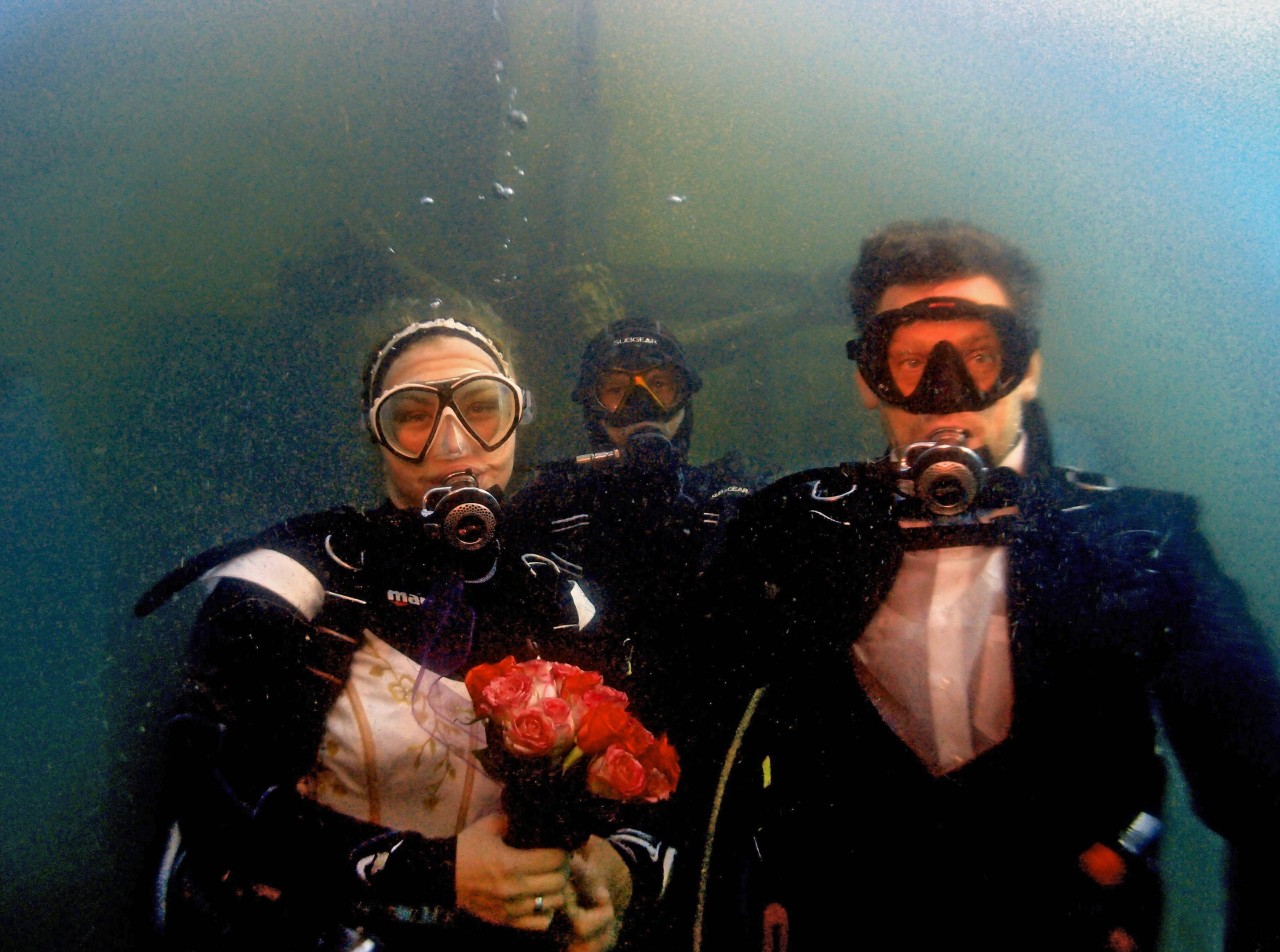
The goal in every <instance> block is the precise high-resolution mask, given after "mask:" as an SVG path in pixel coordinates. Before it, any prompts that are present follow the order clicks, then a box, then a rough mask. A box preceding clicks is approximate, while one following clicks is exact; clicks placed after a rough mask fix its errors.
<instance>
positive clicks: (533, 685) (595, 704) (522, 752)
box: [466, 656, 680, 849]
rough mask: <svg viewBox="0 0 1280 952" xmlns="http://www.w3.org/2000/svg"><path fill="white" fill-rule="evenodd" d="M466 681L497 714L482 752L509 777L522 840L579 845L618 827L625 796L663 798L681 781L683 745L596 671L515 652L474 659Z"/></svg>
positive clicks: (507, 797)
mask: <svg viewBox="0 0 1280 952" xmlns="http://www.w3.org/2000/svg"><path fill="white" fill-rule="evenodd" d="M466 685H467V691H468V693H469V694H470V695H471V703H472V706H473V707H474V709H475V713H476V717H478V718H483V719H485V720H486V721H487V724H486V731H487V735H488V747H487V748H486V749H485V751H484V752H483V753H482V754H481V760H482V762H483V763H484V765H485V768H486V770H487V771H488V772H489V774H490V775H491V776H492V777H494V778H495V779H497V780H500V781H502V783H503V791H502V803H503V809H504V810H505V811H506V814H507V817H508V820H509V824H508V829H507V836H506V840H507V842H508V843H509V844H510V845H512V846H517V847H521V848H529V847H535V846H556V847H560V848H562V849H575V848H577V847H579V846H581V845H582V844H584V843H585V842H586V840H587V837H588V836H589V835H590V834H592V833H600V834H604V833H607V832H609V831H611V829H612V828H613V827H612V820H613V815H614V813H615V808H616V807H617V805H618V804H620V803H623V802H627V801H633V802H635V801H639V802H648V803H656V802H657V801H659V800H665V799H667V798H668V797H669V796H671V793H672V791H673V790H674V789H675V786H676V782H677V781H678V780H679V778H680V765H679V761H678V760H677V758H676V752H675V748H674V747H672V746H671V744H670V743H669V742H668V741H667V739H666V737H665V736H663V737H654V735H653V734H651V733H650V732H649V731H648V730H646V729H645V728H644V726H643V725H641V724H640V722H639V721H638V720H637V719H636V718H635V717H634V716H633V715H632V714H631V713H630V712H629V711H628V710H627V704H628V698H627V695H626V694H625V693H623V692H622V691H618V690H616V689H614V688H611V687H608V686H606V685H605V683H604V679H603V678H602V677H601V676H600V675H599V674H597V673H596V672H594V671H584V670H583V669H582V668H578V667H575V666H574V665H571V664H559V663H556V662H552V661H542V660H534V661H523V662H517V661H516V660H515V658H513V657H510V656H508V657H506V658H503V659H502V660H501V661H499V662H498V663H497V664H481V665H477V666H476V667H474V668H472V669H471V670H470V671H469V672H467V676H466Z"/></svg>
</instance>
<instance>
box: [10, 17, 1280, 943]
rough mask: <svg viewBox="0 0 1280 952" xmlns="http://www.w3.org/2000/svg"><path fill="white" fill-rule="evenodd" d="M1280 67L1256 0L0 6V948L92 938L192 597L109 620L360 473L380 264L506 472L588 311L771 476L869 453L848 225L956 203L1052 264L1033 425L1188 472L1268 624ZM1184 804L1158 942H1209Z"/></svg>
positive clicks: (1274, 471)
mask: <svg viewBox="0 0 1280 952" xmlns="http://www.w3.org/2000/svg"><path fill="white" fill-rule="evenodd" d="M1277 49H1280V13H1278V12H1277V8H1276V7H1275V6H1274V4H1271V3H1265V2H1262V0H1234V2H1217V3H1215V2H1208V3H1205V2H1194V0H1164V2H1160V3H1156V4H1149V3H1141V4H1140V3H1137V2H1121V3H1117V2H1103V0H1060V2H1058V3H1055V4H1052V5H1047V4H1041V3H1037V2H1032V0H1025V2H1016V0H950V2H942V0H863V2H857V3H854V2H853V0H830V2H819V0H778V2H773V3H768V4H765V3H753V2H749V0H700V2H698V3H690V2H676V0H643V2H642V0H596V2H590V0H577V2H571V0H526V2H519V3H516V2H510V0H505V2H504V0H498V2H496V3H495V2H494V0H484V2H472V0H453V2H444V0H425V2H407V0H376V2H369V0H311V2H307V3H305V4H304V3H295V4H265V3H245V2H231V0H204V2H200V3H196V2H175V0H163V2H162V0H150V2H149V0H123V2H111V3H107V2H75V0H62V2H55V0H48V2H32V0H25V2H23V0H18V2H13V0H8V2H0V201H2V202H3V207H4V209H5V213H4V214H3V215H0V249H2V250H3V255H2V256H0V290H2V292H3V296H2V297H0V300H3V302H4V308H5V320H4V321H3V322H0V355H2V356H3V360H2V361H0V370H2V372H3V379H2V380H0V393H2V394H3V407H2V408H0V447H2V450H0V451H2V452H3V459H4V469H3V493H2V494H0V500H2V502H0V505H2V506H3V520H2V521H0V538H2V539H3V543H4V553H5V556H6V558H5V562H6V568H5V571H4V572H3V573H0V618H2V619H3V625H2V626H0V639H2V644H3V648H4V662H3V665H2V666H0V684H3V697H4V699H5V700H4V704H5V717H4V721H3V727H0V798H2V802H0V807H2V809H3V816H4V817H5V822H4V823H3V824H2V825H0V828H2V832H0V871H2V872H0V882H2V883H3V885H0V890H3V895H2V896H0V908H2V910H3V911H2V912H0V916H3V922H2V923H0V928H2V929H3V932H4V934H5V938H6V944H8V942H10V941H12V942H13V943H14V944H15V947H17V945H18V944H19V943H21V942H23V941H26V942H29V943H32V944H38V945H39V946H40V947H44V948H79V947H85V948H88V947H90V946H92V947H94V948H96V949H101V948H128V947H129V941H130V940H129V938H128V936H127V932H126V929H125V926H124V922H125V919H126V915H125V913H124V911H123V910H124V907H125V905H126V903H127V902H128V901H129V897H130V896H131V889H130V887H131V885H132V882H133V880H134V879H135V878H136V877H137V875H138V873H139V870H140V869H141V866H142V860H141V856H140V850H141V847H142V841H143V839H144V838H145V835H146V832H147V830H148V823H149V818H150V814H149V806H150V803H149V798H150V797H151V795H152V793H153V790H152V781H153V772H154V763H155V757H156V749H155V736H154V734H155V731H154V728H155V726H156V712H157V710H159V709H161V708H162V707H163V704H164V699H165V697H166V696H167V694H168V692H169V691H170V690H171V688H172V686H173V683H174V677H175V670H176V663H177V659H178V657H179V656H180V652H181V648H182V640H183V637H184V627H185V624H186V623H187V621H188V619H189V616H190V610H191V607H192V602H191V601H190V599H189V597H188V598H187V599H184V600H183V601H182V602H180V603H179V604H178V605H176V606H174V607H173V608H170V609H167V610H166V611H165V612H164V613H163V614H162V615H161V616H160V617H159V618H157V619H151V620H148V622H146V623H144V624H138V623H135V622H134V621H133V620H132V619H131V618H130V617H129V608H130V605H131V603H132V601H133V599H134V598H136V597H137V595H138V594H139V593H140V592H141V591H142V590H144V589H145V588H146V587H147V585H148V584H149V583H150V582H151V581H153V580H154V579H155V578H157V577H158V576H159V575H160V574H162V573H163V572H164V571H166V570H167V569H168V568H170V567H172V565H173V564H175V562H176V561H177V560H178V559H179V558H181V557H182V556H183V555H186V554H189V553H192V552H195V551H198V550H200V549H202V548H204V547H206V546H208V545H211V544H214V543H216V542H219V541H224V540H227V539H230V538H234V537H238V536H240V535H243V534H246V533H248V532H250V531H252V530H254V529H256V528H258V527H261V526H263V525H265V524H268V523H270V522H273V521H276V520H277V519H279V518H281V517H283V516H285V515H289V514H293V513H297V512H301V511H304V510H307V509H312V508H317V507H323V506H329V505H333V504H337V503H340V502H344V501H351V500H355V501H367V500H372V499H373V498H374V494H375V492H376V487H375V484H374V482H373V480H372V478H371V476H370V472H371V468H370V465H369V464H370V460H371V457H370V456H369V455H368V452H367V450H366V449H365V445H364V443H363V441H362V437H361V434H360V431H359V428H358V422H357V409H356V396H355V387H354V380H355V378H356V375H357V374H358V368H359V364H360V360H361V358H362V356H363V354H362V352H361V350H360V348H361V347H362V346H363V345H362V339H363V336H362V330H361V327H360V322H359V320H358V319H357V318H356V317H355V315H358V314H359V313H361V312H362V311H363V310H366V309H367V308H368V307H369V306H370V305H371V304H372V303H374V302H376V300H378V299H379V298H381V297H383V296H385V295H387V294H389V293H393V292H405V291H408V290H412V289H421V288H423V287H436V286H438V285H437V282H444V283H445V284H448V285H452V286H456V287H468V288H473V289H474V288H478V289H480V291H481V292H482V293H484V294H486V295H487V296H489V297H491V298H493V299H495V300H496V301H498V302H499V303H500V305H501V306H503V307H504V308H505V310H506V311H507V313H508V315H509V316H510V318H511V320H512V323H513V324H514V325H515V326H516V327H517V328H518V329H519V330H520V331H521V332H523V333H522V350H521V356H522V357H523V358H524V365H523V366H524V370H525V375H526V376H527V377H530V378H531V379H532V381H533V383H534V385H535V388H536V390H537V391H538V397H539V398H540V408H539V410H540V421H541V422H540V425H539V427H538V428H537V429H534V430H530V431H528V432H527V433H526V434H523V435H522V437H521V439H522V441H523V443H522V447H521V454H522V457H523V458H524V459H525V461H526V462H528V461H529V460H532V459H535V458H537V457H539V456H545V455H554V454H560V453H567V452H572V451H575V450H577V449H578V448H579V447H578V446H577V445H576V444H575V441H574V440H573V439H572V433H574V432H576V424H575V423H574V414H573V413H572V412H571V410H570V408H569V405H568V401H567V392H568V389H569V387H568V384H567V382H566V380H567V375H568V374H569V373H570V372H571V370H572V366H573V364H574V362H575V361H574V357H575V355H576V353H577V352H578V351H579V350H580V343H579V340H578V337H577V335H578V334H580V333H581V332H582V331H583V329H584V328H586V327H588V326H590V323H591V322H592V321H593V320H598V319H600V318H601V317H602V316H605V315H608V314H610V313H613V312H614V311H616V310H617V309H624V310H626V311H627V312H629V313H646V314H652V315H654V316H659V317H662V318H664V319H666V320H669V321H670V322H671V323H672V324H673V325H675V326H676V327H678V328H679V329H680V330H681V331H682V333H683V334H684V336H685V337H686V338H687V339H688V340H689V341H690V342H691V349H692V350H693V351H694V352H695V353H696V355H697V356H698V359H699V361H700V362H701V363H702V365H703V366H704V367H705V368H706V372H705V373H704V377H705V379H706V383H707V386H706V388H705V390H704V392H703V393H702V394H701V395H700V396H699V401H698V431H697V433H696V437H695V443H694V451H695V454H696V455H697V456H699V457H700V458H710V457H712V456H715V455H718V454H719V453H721V452H724V451H726V450H727V449H729V448H732V447H737V448H739V449H741V450H742V451H744V452H745V453H747V454H748V455H750V456H753V457H755V458H757V459H759V460H761V461H762V462H764V463H765V464H767V465H770V466H774V467H777V468H779V469H784V470H786V469H795V468H799V467H802V466H806V465H811V464H815V463H820V462H828V461H833V460H835V459H839V458H846V457H853V456H858V455H862V454H864V453H868V452H874V451H876V450H877V449H878V448H879V446H878V439H877V436H876V434H875V428H874V423H873V421H872V420H871V419H869V418H866V417H864V416H863V414H862V412H861V410H860V409H855V408H854V403H853V393H852V387H851V385H850V383H849V366H848V364H847V362H846V361H845V360H844V358H843V347H842V345H843V341H844V340H845V338H846V337H847V336H848V334H849V328H848V322H847V316H846V313H845V312H844V311H843V310H842V307H841V304H840V281H841V276H842V272H844V271H846V270H847V268H848V266H849V264H850V263H851V262H852V260H853V258H854V257H855V255H856V252H857V245H858V242H859V241H860V239H861V238H862V236H863V235H865V234H866V233H867V232H868V231H869V230H871V229H872V228H874V227H876V226H878V225H881V224H884V223H885V222H887V221H889V220H892V219H896V218H901V217H916V216H938V215H947V216H953V217H960V218H967V219H971V220H973V221H974V222H976V223H978V224H981V225H984V226H987V227H989V228H992V229H993V230H996V231H998V232H1001V233H1003V234H1005V235H1007V236H1009V237H1011V238H1013V239H1015V240H1017V241H1019V242H1020V243H1022V244H1024V245H1025V247H1026V248H1027V249H1028V250H1029V251H1030V252H1031V253H1032V255H1033V256H1034V257H1035V258H1036V259H1037V260H1038V261H1039V262H1041V264H1042V265H1043V267H1044V270H1045V274H1046V278H1047V279H1048V285H1049V296H1048V301H1047V309H1046V310H1047V317H1046V321H1045V330H1044V350H1045V353H1046V359H1047V366H1046V375H1045V376H1046V380H1045V385H1044V387H1043V396H1044V400H1045V402H1046V404H1047V406H1048V409H1049V412H1050V416H1051V420H1053V421H1056V422H1057V424H1058V427H1057V429H1058V436H1059V439H1060V442H1061V443H1062V451H1063V453H1064V454H1065V455H1067V456H1068V457H1069V458H1071V459H1074V460H1076V461H1078V462H1081V463H1084V464H1087V465H1091V466H1101V467H1104V468H1106V469H1109V470H1110V471H1111V472H1113V473H1114V474H1115V475H1116V476H1118V477H1119V478H1120V479H1122V480H1124V481H1128V482H1136V483H1145V484H1150V485H1158V486H1162V487H1165V488H1172V489H1180V490H1185V491H1188V492H1192V493H1195V494H1196V495H1197V496H1198V497H1199V498H1200V499H1201V500H1202V502H1203V506H1204V513H1205V521H1206V524H1207V527H1208V530H1209V532H1210V534H1211V536H1212V538H1213V540H1214V542H1215V545H1216V547H1217V549H1218V551H1219V553H1220V555H1221V557H1222V559H1223V561H1224V562H1225V563H1226V565H1227V566H1228V567H1229V569H1230V570H1231V571H1232V573H1233V574H1234V575H1236V577H1238V578H1239V579H1240V580H1241V581H1242V582H1243V583H1244V584H1245V585H1246V587H1247V589H1248V591H1249V593H1250V597H1251V599H1252V603H1253V605H1254V607H1255V609H1256V611H1257V612H1258V614H1259V616H1260V617H1261V618H1262V619H1263V620H1264V621H1265V622H1266V623H1267V624H1268V625H1269V627H1270V629H1271V630H1272V631H1273V632H1274V631H1277V630H1280V594H1278V593H1277V590H1276V588H1275V586H1274V585H1273V584H1272V583H1273V579H1274V575H1275V566H1276V564H1277V562H1278V559H1277V555H1278V552H1277V544H1276V536H1275V532H1274V528H1273V527H1274V524H1275V518H1274V515H1273V512H1272V507H1273V505H1274V503H1273V499H1274V497H1275V495H1276V492H1275V487H1276V486H1277V485H1280V454H1278V453H1277V450H1276V448H1275V444H1274V435H1275V425H1274V422H1273V421H1274V420H1275V419H1276V416H1277V413H1278V412H1280V393H1278V388H1277V384H1276V379H1275V376H1274V369H1275V367H1276V366H1277V358H1278V357H1280V331H1277V329H1276V325H1275V318H1274V315H1275V313H1276V312H1277V310H1278V309H1280V280H1278V279H1280V274H1278V273H1277V272H1280V225H1278V224H1277V214H1276V210H1277V208H1280V131H1278V128H1277V125H1276V123H1275V121H1274V120H1275V109H1276V105H1277V102H1276V90H1277V89H1280V58H1278V57H1276V56H1275V55H1274V54H1275V52H1276V50H1277ZM526 119H527V121H526ZM562 424H564V425H562ZM1176 816H1177V817H1178V818H1179V823H1178V829H1177V830H1175V835H1174V837H1173V839H1172V841H1171V844H1170V850H1169V854H1168V865H1169V866H1170V868H1174V867H1178V868H1179V869H1180V870H1181V871H1180V872H1179V873H1178V874H1177V875H1175V876H1173V877H1171V879H1172V882H1171V887H1172V896H1173V899H1172V903H1171V905H1172V906H1173V908H1172V910H1171V912H1172V915H1171V918H1170V924H1169V930H1168V931H1169V935H1168V937H1167V941H1166V943H1165V944H1166V946H1167V947H1168V948H1170V949H1187V950H1191V949H1197V950H1198V949H1209V948H1213V947H1214V945H1215V943H1216V937H1217V934H1218V929H1219V925H1218V921H1217V913H1216V909H1217V903H1218V902H1219V897H1218V896H1217V894H1216V893H1215V891H1214V888H1213V884H1214V881H1215V875H1216V864H1217V862H1218V846H1217V843H1216V841H1215V839H1214V838H1213V837H1212V836H1210V835H1208V834H1206V833H1204V832H1203V831H1202V830H1200V829H1199V828H1198V827H1197V826H1196V825H1195V823H1194V821H1190V820H1188V819H1187V818H1186V816H1185V811H1181V810H1180V811H1178V813H1177V814H1176ZM69 922H75V923H77V924H78V925H77V926H76V927H73V928H68V925H67V924H68V923H69Z"/></svg>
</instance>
